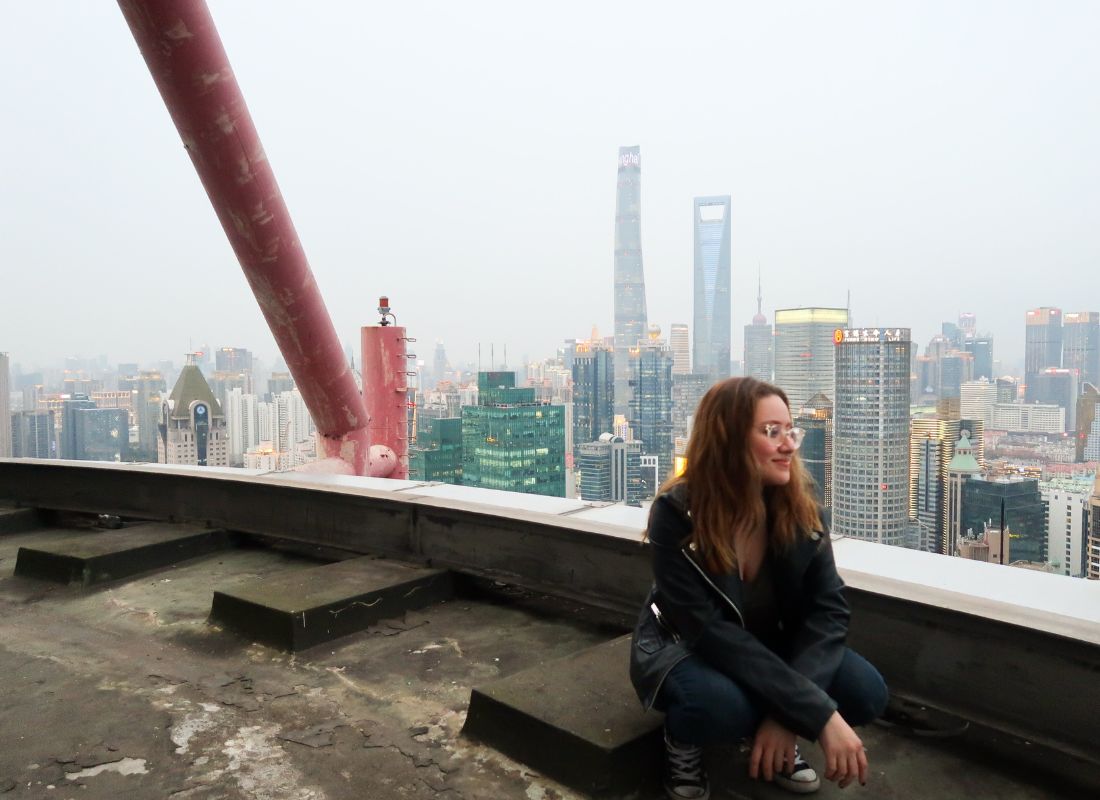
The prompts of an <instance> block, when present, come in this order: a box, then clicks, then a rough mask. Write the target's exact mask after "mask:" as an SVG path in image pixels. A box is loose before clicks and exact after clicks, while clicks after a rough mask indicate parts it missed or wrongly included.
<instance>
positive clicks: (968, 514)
mask: <svg viewBox="0 0 1100 800" xmlns="http://www.w3.org/2000/svg"><path fill="white" fill-rule="evenodd" d="M1002 502H1003V503H1004V510H1005V527H1006V528H1007V529H1008V530H1009V535H1010V536H1011V542H1010V543H1009V549H1008V558H1009V563H1012V562H1013V561H1031V562H1034V563H1039V564H1045V563H1046V561H1047V526H1046V509H1045V507H1044V505H1043V498H1042V494H1041V493H1040V491H1039V481H1038V480H1036V479H1035V478H1022V477H1016V476H1012V477H1001V476H999V477H996V478H985V477H982V476H980V475H975V476H972V477H971V478H970V479H969V480H968V481H966V482H965V483H964V484H963V486H962V513H961V517H962V519H961V525H960V532H962V533H965V532H966V531H967V530H972V531H974V533H977V534H980V533H981V532H982V530H983V523H989V524H990V525H991V526H992V527H995V528H999V527H1000V520H1001V503H1002Z"/></svg>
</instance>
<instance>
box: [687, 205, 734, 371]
mask: <svg viewBox="0 0 1100 800" xmlns="http://www.w3.org/2000/svg"><path fill="white" fill-rule="evenodd" d="M693 209H694V214H693V217H692V219H693V225H694V231H695V319H694V321H693V326H692V327H693V330H692V333H693V334H694V335H695V347H694V351H695V352H694V367H693V369H694V371H695V372H697V373H700V374H703V375H709V376H711V378H712V379H714V380H719V379H722V378H728V377H729V374H730V198H729V195H722V196H720V197H696V198H695V202H694V205H693Z"/></svg>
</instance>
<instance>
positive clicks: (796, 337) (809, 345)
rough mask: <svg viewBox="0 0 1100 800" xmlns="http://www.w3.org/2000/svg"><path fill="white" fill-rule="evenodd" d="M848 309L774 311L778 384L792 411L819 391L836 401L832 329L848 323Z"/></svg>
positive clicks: (776, 376) (776, 379)
mask: <svg viewBox="0 0 1100 800" xmlns="http://www.w3.org/2000/svg"><path fill="white" fill-rule="evenodd" d="M848 324H849V323H848V310H847V309H845V308H781V309H778V310H777V311H776V312H775V383H776V385H777V386H779V388H780V389H782V390H783V391H784V392H786V393H787V398H788V399H789V400H790V401H791V410H792V411H797V410H798V409H800V408H802V406H804V405H806V403H808V402H809V401H810V398H811V397H813V396H814V395H815V394H817V393H818V392H821V393H822V394H824V395H825V396H826V397H828V398H829V399H830V400H835V399H836V398H835V391H834V388H833V383H834V373H833V365H834V357H835V350H836V347H835V346H834V344H833V331H835V330H836V329H837V328H846V327H847V326H848Z"/></svg>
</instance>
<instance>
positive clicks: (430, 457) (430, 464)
mask: <svg viewBox="0 0 1100 800" xmlns="http://www.w3.org/2000/svg"><path fill="white" fill-rule="evenodd" d="M424 421H426V423H427V424H426V425H425V426H424V427H423V428H422V429H421V432H420V434H419V435H418V436H417V439H416V447H414V448H413V449H412V452H411V453H409V479H410V480H414V481H439V482H440V483H453V484H461V483H462V418H461V417H442V418H439V417H437V418H432V417H428V418H427V419H426V420H424Z"/></svg>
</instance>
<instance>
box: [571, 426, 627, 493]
mask: <svg viewBox="0 0 1100 800" xmlns="http://www.w3.org/2000/svg"><path fill="white" fill-rule="evenodd" d="M577 452H578V461H577V467H578V469H579V470H580V474H581V499H582V500H591V501H603V502H614V503H619V502H622V503H626V505H628V506H637V505H641V501H642V496H643V491H642V444H641V442H626V441H623V439H622V438H621V437H619V436H615V435H613V434H611V433H604V434H601V435H600V438H599V439H598V440H597V441H595V442H584V443H583V444H581V445H580V447H579V448H578V449H577Z"/></svg>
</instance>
